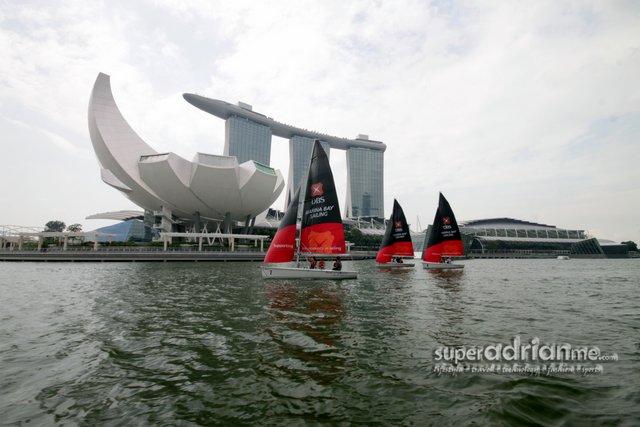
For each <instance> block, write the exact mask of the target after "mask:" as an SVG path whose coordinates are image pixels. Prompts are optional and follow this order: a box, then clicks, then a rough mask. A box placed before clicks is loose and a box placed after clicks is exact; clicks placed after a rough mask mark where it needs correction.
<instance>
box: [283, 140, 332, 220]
mask: <svg viewBox="0 0 640 427" xmlns="http://www.w3.org/2000/svg"><path fill="white" fill-rule="evenodd" d="M314 140H315V139H314V138H307V137H305V136H298V135H294V136H293V137H291V138H290V139H289V178H288V182H287V197H286V201H285V209H286V206H289V200H291V198H292V197H293V195H294V194H295V192H296V190H297V189H298V186H299V185H300V183H301V182H302V181H303V180H304V179H306V174H307V169H309V161H310V160H311V151H312V150H313V142H314ZM320 144H321V145H322V148H324V151H325V152H326V153H327V157H329V155H330V151H329V149H330V147H329V143H328V142H325V141H320Z"/></svg>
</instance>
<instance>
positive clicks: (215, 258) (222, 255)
mask: <svg viewBox="0 0 640 427" xmlns="http://www.w3.org/2000/svg"><path fill="white" fill-rule="evenodd" d="M264 255H265V254H264V252H254V251H243V252H221V251H161V250H157V251H142V250H121V251H114V250H104V251H101V250H98V251H46V252H41V251H0V261H15V262H149V261H151V262H179V261H184V262H262V261H263V260H264ZM374 257H375V254H373V255H371V253H369V252H352V253H349V254H346V255H342V256H341V258H342V259H344V260H361V259H369V258H374Z"/></svg>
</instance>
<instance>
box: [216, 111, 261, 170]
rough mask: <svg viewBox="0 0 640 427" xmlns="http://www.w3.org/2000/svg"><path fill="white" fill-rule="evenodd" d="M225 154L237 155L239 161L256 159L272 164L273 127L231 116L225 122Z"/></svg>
mask: <svg viewBox="0 0 640 427" xmlns="http://www.w3.org/2000/svg"><path fill="white" fill-rule="evenodd" d="M225 131H226V132H225V141H224V155H225V156H236V157H237V158H238V163H244V162H246V161H248V160H255V161H256V162H259V163H262V164H263V165H267V166H269V165H270V164H271V128H270V127H269V126H265V125H261V124H259V123H256V122H253V121H251V120H249V119H246V118H243V117H238V116H231V117H229V118H228V119H227V120H226V122H225Z"/></svg>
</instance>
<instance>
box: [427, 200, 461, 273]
mask: <svg viewBox="0 0 640 427" xmlns="http://www.w3.org/2000/svg"><path fill="white" fill-rule="evenodd" d="M425 241H426V242H427V243H426V248H425V250H424V251H423V252H422V261H423V263H422V266H423V267H424V268H426V269H438V270H450V269H458V268H464V264H455V263H454V262H453V257H460V256H464V248H463V246H462V238H461V236H460V229H459V228H458V222H457V221H456V217H455V215H454V214H453V209H451V206H450V205H449V202H448V201H447V199H445V198H444V196H443V195H442V193H440V199H439V201H438V209H436V216H435V218H434V219H433V226H432V227H431V233H430V234H429V236H428V239H427V240H425Z"/></svg>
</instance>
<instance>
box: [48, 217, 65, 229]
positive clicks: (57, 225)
mask: <svg viewBox="0 0 640 427" xmlns="http://www.w3.org/2000/svg"><path fill="white" fill-rule="evenodd" d="M65 227H66V224H65V223H64V222H62V221H58V220H54V221H49V222H48V223H46V224H45V225H44V231H64V228H65Z"/></svg>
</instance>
